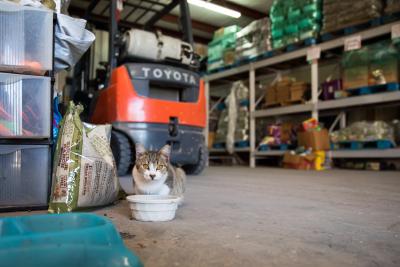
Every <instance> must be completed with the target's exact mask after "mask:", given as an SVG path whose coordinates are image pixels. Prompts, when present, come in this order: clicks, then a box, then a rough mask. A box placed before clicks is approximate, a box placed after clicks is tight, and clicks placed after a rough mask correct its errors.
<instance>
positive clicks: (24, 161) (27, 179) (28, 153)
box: [0, 145, 51, 208]
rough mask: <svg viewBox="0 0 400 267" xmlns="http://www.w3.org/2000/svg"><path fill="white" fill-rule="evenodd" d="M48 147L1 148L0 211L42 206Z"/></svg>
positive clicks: (46, 183)
mask: <svg viewBox="0 0 400 267" xmlns="http://www.w3.org/2000/svg"><path fill="white" fill-rule="evenodd" d="M50 160H51V157H50V146H45V145H27V146H22V145H0V208H6V207H34V206H45V205H47V202H48V192H49V186H50V168H51V165H50Z"/></svg>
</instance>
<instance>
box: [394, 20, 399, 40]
mask: <svg viewBox="0 0 400 267" xmlns="http://www.w3.org/2000/svg"><path fill="white" fill-rule="evenodd" d="M399 37H400V23H399V24H395V25H393V26H392V39H396V38H399Z"/></svg>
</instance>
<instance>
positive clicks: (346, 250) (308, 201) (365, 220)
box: [8, 167, 400, 267]
mask: <svg viewBox="0 0 400 267" xmlns="http://www.w3.org/2000/svg"><path fill="white" fill-rule="evenodd" d="M121 181H122V185H123V186H124V187H125V188H126V187H129V186H131V180H130V178H129V177H123V178H122V179H121ZM129 191H130V190H129ZM95 212H96V213H97V214H99V215H102V216H107V217H108V218H110V219H111V220H112V221H113V222H114V223H115V225H116V226H117V228H118V230H119V232H120V234H121V236H122V237H123V239H124V241H125V244H126V245H127V246H128V247H129V248H130V249H132V250H133V251H134V252H135V253H136V254H137V255H138V256H139V257H140V258H141V260H142V261H143V263H144V264H145V266H149V267H157V266H168V267H170V266H183V267H186V266H341V267H342V266H400V173H399V172H366V171H343V170H332V171H325V172H307V171H294V170H293V171H292V170H283V169H270V168H256V169H248V168H239V167H212V168H209V169H207V170H206V172H205V173H204V174H203V175H200V176H191V177H189V178H188V185H187V192H186V195H185V203H184V205H183V206H182V207H180V208H179V210H178V213H177V217H176V219H175V220H174V221H171V222H164V223H144V222H137V221H134V220H131V219H130V217H129V207H128V204H127V203H126V201H122V202H120V203H119V204H117V205H115V206H111V207H107V208H104V209H101V210H96V211H95ZM19 214H20V213H19ZM8 215H13V214H8ZM14 215H15V214H14Z"/></svg>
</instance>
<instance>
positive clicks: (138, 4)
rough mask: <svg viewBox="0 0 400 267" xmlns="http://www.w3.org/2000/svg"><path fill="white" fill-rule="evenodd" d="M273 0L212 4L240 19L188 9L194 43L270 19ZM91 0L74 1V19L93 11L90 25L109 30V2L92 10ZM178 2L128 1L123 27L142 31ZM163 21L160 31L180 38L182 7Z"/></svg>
mask: <svg viewBox="0 0 400 267" xmlns="http://www.w3.org/2000/svg"><path fill="white" fill-rule="evenodd" d="M272 1H273V0H229V1H227V0H213V1H210V2H212V3H215V4H218V5H221V6H225V7H228V8H231V9H233V10H236V11H239V12H240V13H241V14H242V16H241V17H240V18H238V19H235V18H232V17H228V16H225V15H222V14H219V13H215V12H212V11H209V10H207V9H204V8H201V7H197V6H194V5H189V8H190V13H191V17H192V28H193V35H194V40H195V41H196V42H200V43H207V42H209V41H210V40H211V38H212V34H213V32H214V31H215V30H216V29H218V28H220V27H224V26H229V25H232V24H237V25H240V26H246V25H247V24H249V23H250V22H251V21H253V20H255V19H260V18H262V17H265V16H267V11H268V9H269V7H270V6H271V4H272ZM91 2H92V0H72V1H71V5H70V8H69V12H70V14H71V15H75V16H78V17H85V14H87V13H88V12H87V10H89V9H90V10H91V12H92V15H91V16H90V17H89V21H90V22H92V23H94V24H95V25H96V26H97V27H98V28H103V29H104V30H107V29H108V14H109V4H110V1H109V0H99V1H97V2H98V3H97V4H96V5H95V7H94V8H93V9H92V8H91V6H90V4H91ZM172 2H177V1H176V0H125V1H124V5H123V11H122V13H121V21H120V23H119V25H120V26H122V27H125V28H132V27H136V28H142V27H143V26H144V25H145V24H146V23H147V22H148V21H149V20H150V18H151V17H153V16H154V15H156V14H158V12H162V11H163V9H165V7H166V6H168V4H170V3H172ZM160 17H161V19H160V20H159V21H158V22H157V23H156V24H155V26H156V27H157V29H160V30H162V32H163V33H164V34H167V35H171V36H175V37H180V36H181V33H180V30H179V25H178V20H179V6H176V7H175V8H173V9H172V10H171V11H169V12H167V13H166V15H161V13H160Z"/></svg>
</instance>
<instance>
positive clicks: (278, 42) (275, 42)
mask: <svg viewBox="0 0 400 267" xmlns="http://www.w3.org/2000/svg"><path fill="white" fill-rule="evenodd" d="M284 45H285V43H284V42H283V40H282V39H276V40H273V42H272V47H273V48H274V49H279V48H281V47H283V46H284Z"/></svg>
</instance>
